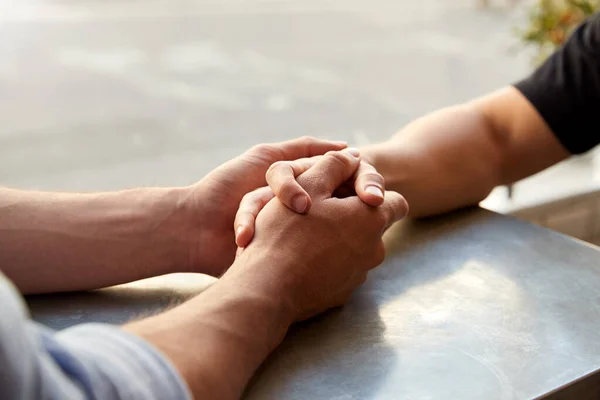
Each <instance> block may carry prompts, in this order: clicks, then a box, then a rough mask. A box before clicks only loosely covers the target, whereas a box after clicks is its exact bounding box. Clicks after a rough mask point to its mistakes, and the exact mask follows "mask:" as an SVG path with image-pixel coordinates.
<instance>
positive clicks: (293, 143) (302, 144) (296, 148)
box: [275, 136, 348, 160]
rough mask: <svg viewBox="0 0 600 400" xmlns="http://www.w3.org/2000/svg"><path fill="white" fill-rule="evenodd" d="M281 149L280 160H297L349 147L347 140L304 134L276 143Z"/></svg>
mask: <svg viewBox="0 0 600 400" xmlns="http://www.w3.org/2000/svg"><path fill="white" fill-rule="evenodd" d="M275 146H276V147H278V148H279V149H280V150H281V153H282V154H281V155H282V157H281V158H280V160H297V159H299V158H304V157H313V156H320V155H323V154H325V153H327V152H328V151H339V150H342V149H345V148H346V147H348V144H347V143H346V142H340V141H331V140H322V139H316V138H314V137H310V136H304V137H301V138H298V139H294V140H290V141H287V142H280V143H276V144H275Z"/></svg>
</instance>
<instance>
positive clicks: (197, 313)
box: [124, 275, 290, 399]
mask: <svg viewBox="0 0 600 400" xmlns="http://www.w3.org/2000/svg"><path fill="white" fill-rule="evenodd" d="M247 283H248V282H243V281H240V280H238V279H237V277H235V278H234V277H232V276H231V275H230V276H228V277H224V278H223V279H221V280H219V281H217V282H216V283H215V284H214V285H213V286H211V287H210V288H209V289H207V290H206V291H205V292H203V293H201V294H200V295H198V296H196V297H195V298H193V299H191V300H189V301H188V302H186V303H184V304H182V305H180V306H178V307H176V308H174V309H172V310H170V311H168V312H166V313H164V314H160V315H157V316H155V317H151V318H149V319H145V320H141V321H138V322H134V323H131V324H128V325H126V326H125V327H124V328H125V329H126V330H128V331H130V332H132V333H134V334H137V335H139V336H141V337H142V338H144V339H145V340H147V341H148V342H150V343H152V344H153V345H154V346H155V347H156V348H158V349H159V350H161V351H162V352H163V353H164V354H165V355H166V356H167V357H168V358H169V359H170V360H171V362H173V364H174V365H175V367H176V369H177V370H178V371H179V373H180V374H181V376H182V377H183V378H184V379H185V381H186V382H187V384H188V386H189V388H190V390H191V392H192V393H193V394H194V395H195V396H196V397H198V398H200V397H206V398H223V399H229V398H231V399H234V398H239V397H240V396H241V394H242V391H243V389H244V387H245V386H246V384H247V382H248V380H249V379H250V377H251V376H252V374H253V373H254V371H255V370H256V369H257V368H258V367H259V365H260V364H261V363H262V362H263V361H264V359H265V358H266V357H267V356H268V354H269V353H271V352H272V351H273V350H274V349H275V347H277V346H278V345H279V343H280V342H281V341H282V340H283V338H284V336H285V334H286V332H287V330H288V328H289V325H290V323H289V322H288V321H289V319H288V314H287V310H286V309H285V307H282V305H281V304H279V303H278V302H277V301H275V300H276V299H272V298H269V297H267V296H265V295H264V294H262V293H260V292H258V291H256V290H252V289H251V288H249V285H247Z"/></svg>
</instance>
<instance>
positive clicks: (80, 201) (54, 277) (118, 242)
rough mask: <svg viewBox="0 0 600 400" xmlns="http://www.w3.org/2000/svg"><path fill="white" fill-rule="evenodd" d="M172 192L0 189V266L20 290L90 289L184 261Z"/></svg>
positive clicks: (164, 269)
mask: <svg viewBox="0 0 600 400" xmlns="http://www.w3.org/2000/svg"><path fill="white" fill-rule="evenodd" d="M178 196H180V193H179V192H178V189H159V188H147V189H137V190H130V191H122V192H110V193H96V194H74V193H45V192H26V191H19V190H10V189H0V268H2V271H3V272H4V273H5V274H6V275H7V276H8V277H9V278H10V279H11V280H12V281H13V282H14V283H15V284H16V285H17V287H19V289H20V290H21V291H22V292H24V293H40V292H51V291H68V290H84V289H92V288H98V287H104V286H108V285H113V284H118V283H123V282H129V281H133V280H137V279H141V278H146V277H150V276H155V275H161V274H165V273H168V272H173V271H174V270H175V269H176V268H177V267H180V268H183V266H184V265H185V264H186V263H187V260H186V256H187V255H186V250H187V248H185V247H184V244H183V243H181V242H180V239H179V236H178V235H175V232H176V229H178V228H177V227H176V225H177V224H178V222H179V221H177V218H178V216H177V215H176V213H177V211H176V207H174V206H173V205H174V204H177V201H178V199H177V197H178Z"/></svg>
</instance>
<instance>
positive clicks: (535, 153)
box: [362, 87, 569, 217]
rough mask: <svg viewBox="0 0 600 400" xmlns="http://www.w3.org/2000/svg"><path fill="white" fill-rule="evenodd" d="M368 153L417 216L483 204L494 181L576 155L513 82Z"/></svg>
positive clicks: (388, 184)
mask: <svg viewBox="0 0 600 400" xmlns="http://www.w3.org/2000/svg"><path fill="white" fill-rule="evenodd" d="M362 154H363V157H364V158H365V159H367V160H368V161H370V162H372V163H373V164H374V166H375V167H376V168H377V169H378V170H379V172H380V173H382V175H383V176H384V178H385V180H386V187H388V188H389V189H391V190H396V191H398V192H400V193H402V194H403V195H404V196H405V197H406V199H407V200H408V203H409V204H410V215H411V216H414V217H420V216H427V215H432V214H439V213H443V212H446V211H450V210H453V209H456V208H461V207H466V206H471V205H476V204H477V203H479V202H480V201H481V200H483V199H484V198H485V197H486V196H487V195H488V194H489V193H490V191H491V190H492V189H493V188H494V187H495V186H497V185H503V184H508V183H511V182H515V181H517V180H519V179H523V178H525V177H527V176H530V175H532V174H534V173H536V172H539V171H541V170H543V169H544V168H547V167H549V166H551V165H553V164H556V163H557V162H559V161H561V160H563V159H565V158H566V157H568V156H569V154H568V152H567V151H566V150H565V149H564V147H563V146H562V145H561V144H560V143H559V142H558V140H557V139H556V137H555V136H554V134H553V133H552V131H551V130H550V128H549V127H548V126H547V125H546V123H545V122H544V120H543V119H542V118H541V116H540V115H539V114H538V113H537V111H536V110H535V108H534V107H533V106H532V105H531V103H529V101H528V100H527V99H526V98H525V97H524V96H523V95H521V93H520V92H518V91H517V90H516V89H515V88H513V87H507V88H504V89H500V90H498V91H496V92H493V93H490V94H488V95H486V96H484V97H482V98H479V99H476V100H473V101H471V102H469V103H467V104H464V105H460V106H456V107H450V108H446V109H443V110H440V111H437V112H435V113H432V114H430V115H427V116H425V117H423V118H420V119H418V120H416V121H415V122H413V123H411V124H409V125H408V126H407V127H406V128H404V129H403V130H402V131H400V132H399V133H398V134H397V135H395V136H394V137H392V138H391V139H390V140H388V141H387V142H384V143H381V144H377V145H373V146H370V147H368V148H366V149H363V151H362Z"/></svg>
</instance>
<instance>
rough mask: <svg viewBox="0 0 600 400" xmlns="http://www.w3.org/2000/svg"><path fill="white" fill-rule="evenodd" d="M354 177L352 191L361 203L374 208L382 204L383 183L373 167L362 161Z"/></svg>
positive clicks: (381, 177)
mask: <svg viewBox="0 0 600 400" xmlns="http://www.w3.org/2000/svg"><path fill="white" fill-rule="evenodd" d="M354 177H355V180H354V190H355V191H356V194H357V195H358V197H360V199H361V200H362V201H364V202H365V203H367V204H368V205H371V206H374V207H377V206H380V205H382V204H383V201H384V193H385V192H384V190H385V183H384V179H383V176H381V174H379V172H377V170H376V169H375V167H373V166H372V165H370V164H367V163H365V162H364V161H362V162H361V163H360V166H359V167H358V170H357V171H356V174H355V175H354Z"/></svg>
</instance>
